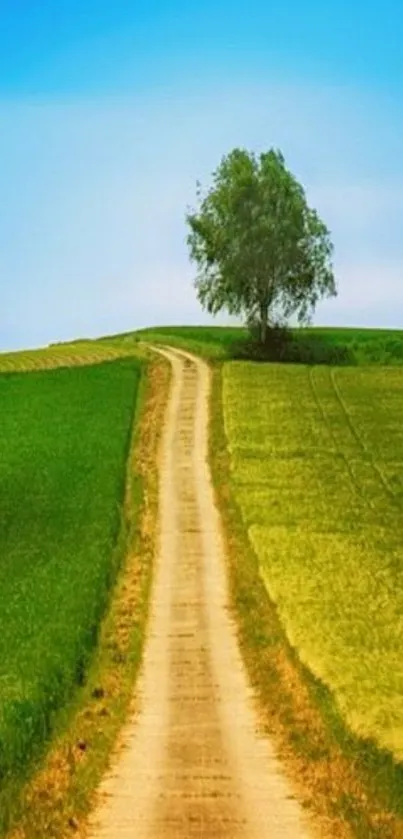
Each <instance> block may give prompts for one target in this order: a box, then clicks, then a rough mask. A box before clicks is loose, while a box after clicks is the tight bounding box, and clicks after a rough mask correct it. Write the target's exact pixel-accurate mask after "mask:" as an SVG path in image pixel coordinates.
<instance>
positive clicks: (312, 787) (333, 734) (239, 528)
mask: <svg viewBox="0 0 403 839" xmlns="http://www.w3.org/2000/svg"><path fill="white" fill-rule="evenodd" d="M221 373H222V365H221V364H213V390H212V406H211V421H210V460H211V467H212V474H213V481H214V488H215V493H216V498H217V503H218V506H219V509H220V511H221V516H222V521H223V529H224V538H225V544H226V548H227V556H228V564H229V577H230V588H231V595H232V605H233V609H234V613H235V617H236V621H237V624H238V631H239V642H240V645H241V649H242V654H243V658H244V661H245V664H246V667H247V670H248V673H249V676H250V678H251V681H252V683H253V686H254V688H255V690H256V694H257V697H258V700H259V706H260V709H261V714H262V721H263V724H264V727H265V728H266V730H267V733H268V735H269V736H270V738H271V739H272V741H273V743H274V745H275V747H276V748H277V752H278V754H279V757H280V759H281V763H282V765H283V766H284V769H285V772H286V774H287V775H288V777H289V779H290V781H291V783H292V785H293V787H294V789H295V791H296V795H297V797H298V799H299V800H300V802H301V803H302V805H303V806H304V807H306V808H308V809H309V810H310V812H311V813H312V817H313V819H314V821H315V820H316V823H317V824H318V826H319V835H320V836H323V837H324V839H330V837H332V839H335V837H337V839H350V837H359V838H360V839H375V837H378V839H381V837H382V839H399V837H403V818H401V817H400V816H399V815H396V814H395V813H394V812H392V811H393V790H392V789H391V788H390V784H389V782H388V778H391V777H392V776H393V771H394V769H393V767H392V766H391V758H390V756H389V755H387V754H385V755H383V754H382V753H379V752H377V751H376V750H375V749H374V747H373V746H372V745H371V744H370V743H362V742H360V741H358V740H356V739H355V738H353V737H352V736H351V735H350V734H349V732H348V731H347V730H346V729H345V727H344V724H343V722H342V720H341V718H340V717H339V715H338V713H337V711H336V708H335V706H334V703H333V700H332V697H331V696H330V694H329V692H328V691H326V689H325V688H324V687H323V686H322V685H321V684H320V683H318V682H317V681H316V680H315V679H314V678H313V677H312V675H311V674H310V673H309V672H308V671H307V670H306V669H305V668H304V667H303V666H302V665H301V664H300V662H299V661H298V659H297V657H296V655H295V653H294V651H293V650H292V648H291V647H290V645H289V644H288V641H287V639H286V636H285V633H284V631H283V628H282V626H281V623H280V620H279V618H278V615H277V611H276V608H275V605H274V604H273V603H272V602H271V601H270V599H269V597H268V594H267V590H266V588H265V586H264V583H263V580H262V578H261V576H260V573H259V566H258V560H257V557H256V555H255V553H254V551H253V549H252V547H251V544H250V542H249V539H248V536H247V533H246V531H245V527H244V525H243V522H242V516H241V514H240V511H239V509H238V507H237V505H236V502H235V500H234V494H233V492H232V491H231V478H230V459H229V453H228V449H227V440H226V435H225V430H224V419H223V406H222V381H221ZM397 781H398V779H396V778H395V779H394V783H397Z"/></svg>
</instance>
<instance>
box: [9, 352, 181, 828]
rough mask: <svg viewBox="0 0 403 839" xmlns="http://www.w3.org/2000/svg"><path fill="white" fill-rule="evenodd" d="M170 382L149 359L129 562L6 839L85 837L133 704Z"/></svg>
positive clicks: (129, 493)
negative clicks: (88, 819)
mask: <svg viewBox="0 0 403 839" xmlns="http://www.w3.org/2000/svg"><path fill="white" fill-rule="evenodd" d="M168 382H169V369H168V365H167V364H165V362H161V359H160V358H154V357H153V358H152V359H150V360H148V362H147V375H146V376H143V377H142V379H141V383H140V388H139V392H138V397H137V408H136V414H135V422H134V427H133V430H132V437H131V446H130V455H129V459H128V465H127V479H126V487H125V499H124V521H125V527H124V530H125V539H124V549H125V551H124V552H125V558H124V562H123V563H122V564H121V567H120V570H119V574H118V578H117V582H116V585H115V587H114V590H113V592H112V599H111V604H110V607H109V608H108V612H107V614H106V616H105V618H104V620H103V621H102V624H101V627H100V633H99V640H98V643H97V646H96V649H95V650H94V655H93V657H92V660H91V665H90V668H89V670H88V672H87V675H86V680H85V684H84V685H83V687H82V688H80V689H78V690H77V691H75V694H74V698H73V701H72V702H69V703H68V705H67V706H66V707H65V708H64V709H63V710H62V711H61V712H60V714H58V715H57V716H56V719H55V731H54V735H53V737H52V742H51V744H50V748H49V749H48V750H47V753H46V755H44V757H43V759H42V760H41V762H40V765H39V767H38V770H37V771H36V772H35V773H34V774H33V776H32V777H30V779H29V781H28V783H27V784H26V785H25V788H24V790H23V794H22V796H17V795H16V796H14V799H13V801H12V808H11V809H12V814H13V824H14V828H13V829H12V830H11V832H10V833H7V839H43V837H44V836H52V837H58V839H62V838H63V839H64V837H69V836H71V835H72V833H73V832H74V834H75V835H76V836H80V837H85V836H86V835H87V832H86V817H87V814H88V812H89V810H91V809H92V808H93V806H94V803H95V801H96V787H97V785H98V783H99V781H100V780H101V778H102V776H103V774H104V772H105V769H106V768H107V766H108V765H109V763H110V759H111V754H113V747H114V745H115V741H116V736H117V734H118V732H119V731H120V729H121V726H122V723H123V722H124V720H125V719H126V717H127V713H128V711H129V709H130V708H131V707H132V701H133V684H134V682H135V679H136V676H137V674H138V670H139V666H140V662H141V656H142V649H143V640H144V631H145V625H146V620H147V613H148V600H149V589H150V581H151V575H152V567H153V559H154V553H155V545H156V536H157V502H158V473H157V457H158V451H159V439H160V432H161V428H162V423H163V416H164V412H165V406H166V399H167V393H168ZM83 746H84V747H85V748H84V750H83Z"/></svg>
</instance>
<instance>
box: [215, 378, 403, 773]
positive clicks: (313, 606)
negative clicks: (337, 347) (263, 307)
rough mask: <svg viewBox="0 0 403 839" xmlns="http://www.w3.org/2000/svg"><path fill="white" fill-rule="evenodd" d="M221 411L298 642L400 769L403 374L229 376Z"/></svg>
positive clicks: (266, 563)
mask: <svg viewBox="0 0 403 839" xmlns="http://www.w3.org/2000/svg"><path fill="white" fill-rule="evenodd" d="M223 399H224V412H225V423H226V432H227V437H228V441H229V447H230V452H231V464H232V481H233V487H234V491H235V496H236V499H237V502H238V504H239V507H240V509H241V511H242V515H243V518H244V521H245V525H246V527H247V528H248V532H249V535H250V539H251V542H252V544H253V547H254V549H255V551H256V554H257V555H258V557H259V560H260V564H261V569H262V574H263V577H264V580H265V582H266V585H267V588H268V591H269V593H270V596H271V598H272V600H273V601H274V602H275V603H276V604H277V606H278V610H279V615H280V618H281V621H282V623H283V626H284V627H285V628H286V632H287V636H288V638H289V641H290V643H291V644H292V646H293V647H294V649H296V650H297V651H298V654H299V657H300V659H301V660H302V661H303V662H304V663H305V664H306V665H307V666H308V667H309V669H310V670H311V672H312V673H314V674H315V675H316V676H317V677H319V678H320V679H321V680H322V681H323V682H324V683H325V684H327V685H328V686H329V687H330V688H331V690H332V692H333V693H334V696H335V698H336V701H337V703H338V705H339V707H340V708H341V709H342V712H343V714H344V715H345V717H346V719H347V721H348V724H349V726H350V728H351V729H352V730H353V731H354V732H355V733H357V734H359V735H361V736H364V737H368V738H372V739H374V740H375V741H376V742H377V743H378V745H380V746H381V747H385V748H388V749H390V750H391V751H393V752H395V754H396V755H398V756H399V758H403V699H402V697H403V665H402V662H401V649H400V648H401V637H402V618H401V615H402V612H403V577H402V568H403V550H402V547H401V527H400V523H401V520H402V513H403V430H402V426H401V416H402V415H403V376H402V374H401V371H400V370H396V369H393V368H388V369H381V368H372V369H371V368H361V369H359V370H354V369H351V368H339V369H338V370H337V373H336V372H335V370H332V369H330V368H325V367H321V368H320V367H319V368H310V369H309V368H306V367H303V366H285V365H270V366H269V365H267V366H266V365H265V366H263V365H252V364H241V363H232V364H228V365H226V366H225V368H224V393H223ZM245 404H247V405H248V411H247V412H245Z"/></svg>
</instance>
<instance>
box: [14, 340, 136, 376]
mask: <svg viewBox="0 0 403 839" xmlns="http://www.w3.org/2000/svg"><path fill="white" fill-rule="evenodd" d="M129 352H130V351H129ZM126 354H128V353H127V350H126V349H125V347H124V346H116V344H113V343H112V344H110V343H109V342H108V341H103V342H96V341H76V342H75V343H69V344H56V345H53V346H51V347H46V348H44V349H39V350H24V351H21V352H10V353H7V352H3V353H0V373H8V372H11V373H13V372H14V373H15V372H16V371H18V370H20V371H21V372H28V371H30V370H41V369H44V370H46V369H52V368H54V367H73V366H76V365H88V364H99V363H100V362H102V361H108V360H111V359H113V358H118V357H119V356H122V355H126Z"/></svg>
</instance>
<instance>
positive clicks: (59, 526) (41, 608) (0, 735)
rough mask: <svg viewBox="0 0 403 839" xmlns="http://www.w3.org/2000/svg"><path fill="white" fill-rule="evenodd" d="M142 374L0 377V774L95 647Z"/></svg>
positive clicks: (10, 773) (22, 751)
mask: <svg viewBox="0 0 403 839" xmlns="http://www.w3.org/2000/svg"><path fill="white" fill-rule="evenodd" d="M140 374H141V363H140V362H139V361H138V360H136V359H134V358H130V359H127V358H126V359H120V360H118V361H114V362H111V363H106V364H100V365H96V364H93V365H87V366H84V367H74V368H67V369H66V368H64V369H56V370H49V371H46V372H41V371H36V372H32V373H30V374H29V375H26V374H25V373H24V374H19V373H16V374H14V375H13V376H9V375H7V374H3V375H0V400H1V406H2V434H1V437H0V509H1V519H0V545H1V554H0V590H1V599H0V778H2V779H5V778H7V777H11V778H15V777H18V774H19V772H20V770H21V769H23V768H24V767H25V766H26V765H27V763H29V760H30V759H31V758H32V757H33V756H34V755H35V754H36V753H37V752H38V751H40V749H41V748H42V746H43V743H44V741H45V740H46V738H47V737H48V735H49V733H50V731H51V728H52V721H53V716H54V712H55V711H56V710H57V709H58V708H60V707H61V706H63V705H64V703H65V702H66V701H67V700H68V698H69V697H70V695H71V693H72V691H73V690H74V687H75V686H76V685H77V684H80V683H81V681H82V679H83V675H84V673H85V669H86V667H87V664H88V661H89V657H90V654H91V651H92V648H93V646H94V644H95V641H96V637H97V631H98V627H99V623H100V620H101V617H102V615H103V613H104V610H105V607H106V604H107V602H108V598H109V593H110V589H111V586H112V584H113V581H114V578H115V575H116V572H117V568H118V565H119V561H120V558H121V550H122V548H123V545H120V542H119V545H120V547H119V549H118V540H119V539H120V535H121V532H122V531H121V524H122V501H123V495H124V486H125V472H126V458H127V452H128V446H129V440H130V436H131V427H132V421H133V412H134V408H135V404H136V399H137V390H138V385H139V380H140ZM6 793H7V789H6V787H4V788H3V787H2V788H1V789H0V825H1V816H2V815H3V813H4V812H5V806H3V805H4V801H3V799H2V795H6Z"/></svg>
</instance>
